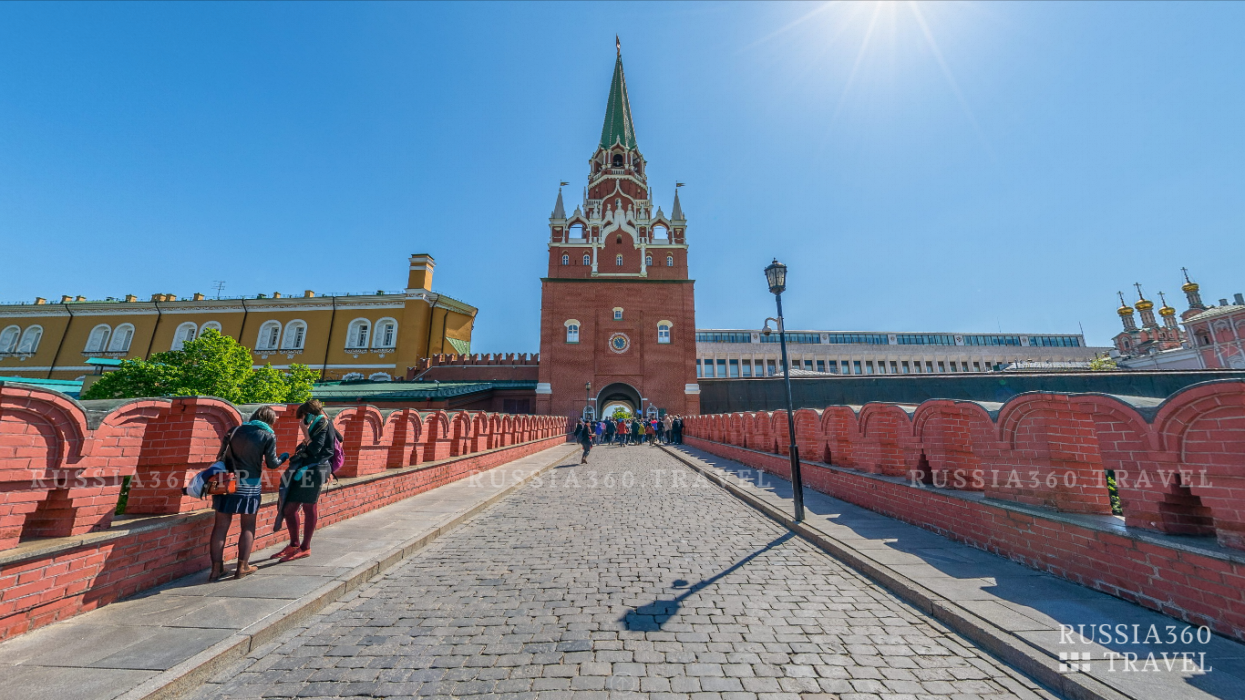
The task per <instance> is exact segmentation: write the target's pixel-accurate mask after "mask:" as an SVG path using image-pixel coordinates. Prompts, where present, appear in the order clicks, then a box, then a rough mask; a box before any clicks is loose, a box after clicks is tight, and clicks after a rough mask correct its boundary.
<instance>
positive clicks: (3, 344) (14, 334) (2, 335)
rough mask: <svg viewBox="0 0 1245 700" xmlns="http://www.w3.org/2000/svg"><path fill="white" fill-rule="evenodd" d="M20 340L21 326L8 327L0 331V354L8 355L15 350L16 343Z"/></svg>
mask: <svg viewBox="0 0 1245 700" xmlns="http://www.w3.org/2000/svg"><path fill="white" fill-rule="evenodd" d="M21 339H22V327H21V326H8V327H6V328H5V329H4V330H2V331H0V352H4V353H8V352H15V351H16V350H17V343H18V342H19V341H20V340H21Z"/></svg>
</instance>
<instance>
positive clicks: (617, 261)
mask: <svg viewBox="0 0 1245 700" xmlns="http://www.w3.org/2000/svg"><path fill="white" fill-rule="evenodd" d="M614 264H615V265H617V266H619V267H622V264H623V257H622V253H619V254H618V255H615V256H614Z"/></svg>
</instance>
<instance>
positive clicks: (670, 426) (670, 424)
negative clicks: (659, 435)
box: [661, 413, 674, 445]
mask: <svg viewBox="0 0 1245 700" xmlns="http://www.w3.org/2000/svg"><path fill="white" fill-rule="evenodd" d="M661 422H662V424H663V425H665V427H666V429H665V434H666V444H667V445H669V444H670V443H672V442H674V416H672V415H670V414H669V413H667V414H666V416H665V418H663V419H662V421H661Z"/></svg>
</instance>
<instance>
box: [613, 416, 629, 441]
mask: <svg viewBox="0 0 1245 700" xmlns="http://www.w3.org/2000/svg"><path fill="white" fill-rule="evenodd" d="M614 439H615V440H616V441H617V442H618V446H619V447H624V446H626V444H627V421H625V420H623V419H621V418H619V419H618V420H617V421H616V425H615V426H614Z"/></svg>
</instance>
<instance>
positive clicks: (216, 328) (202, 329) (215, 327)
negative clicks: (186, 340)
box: [199, 321, 225, 337]
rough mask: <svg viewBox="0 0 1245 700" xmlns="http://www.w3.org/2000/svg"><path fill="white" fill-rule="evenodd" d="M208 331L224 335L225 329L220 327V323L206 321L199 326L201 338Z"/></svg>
mask: <svg viewBox="0 0 1245 700" xmlns="http://www.w3.org/2000/svg"><path fill="white" fill-rule="evenodd" d="M209 330H212V331H216V332H217V333H220V334H221V335H224V334H225V329H224V328H222V327H221V325H220V321H208V322H207V323H205V324H203V325H202V326H199V335H200V337H202V336H203V334H204V333H205V332H207V331H209Z"/></svg>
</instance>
